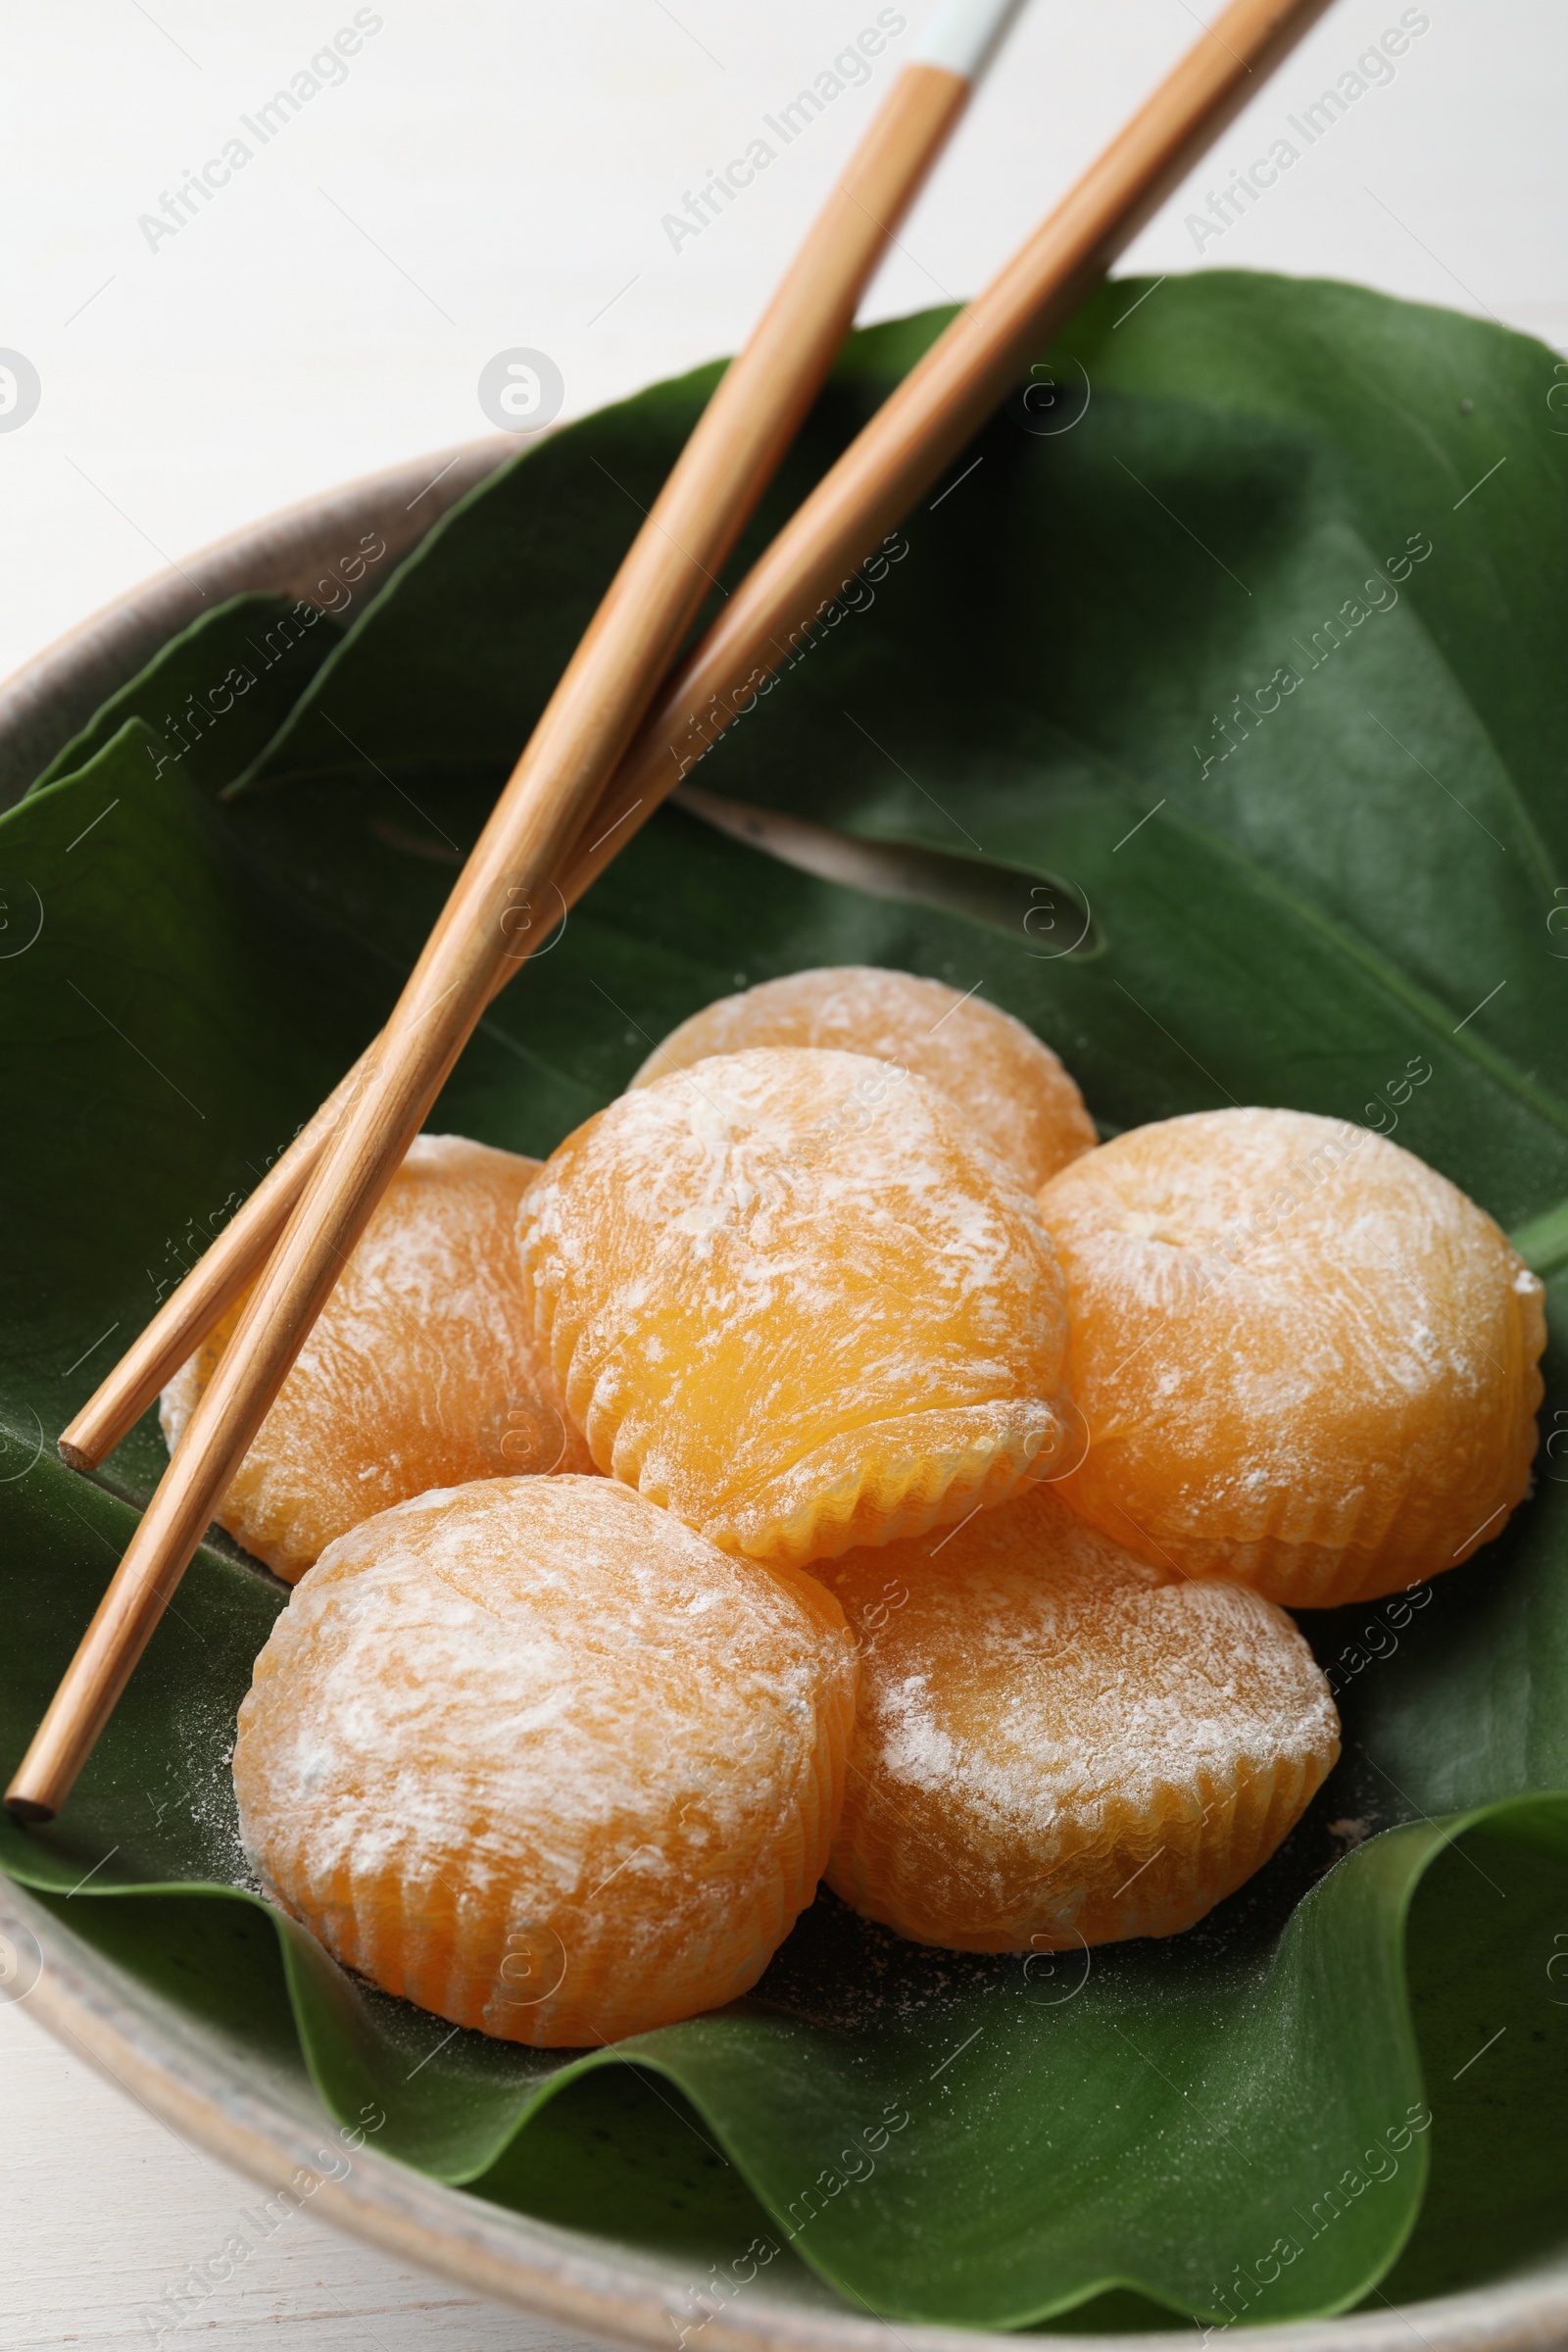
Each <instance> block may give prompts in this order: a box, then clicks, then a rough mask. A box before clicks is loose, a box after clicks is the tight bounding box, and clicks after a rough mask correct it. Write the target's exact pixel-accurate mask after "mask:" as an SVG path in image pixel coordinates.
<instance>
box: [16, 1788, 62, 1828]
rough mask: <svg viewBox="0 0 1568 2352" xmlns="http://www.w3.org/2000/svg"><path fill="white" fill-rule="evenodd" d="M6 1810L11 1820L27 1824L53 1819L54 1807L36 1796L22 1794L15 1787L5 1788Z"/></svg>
mask: <svg viewBox="0 0 1568 2352" xmlns="http://www.w3.org/2000/svg"><path fill="white" fill-rule="evenodd" d="M6 1811H7V1812H8V1813H9V1814H10V1816H11V1818H12V1820H13V1821H20V1822H25V1823H28V1824H33V1823H37V1822H40V1821H53V1819H54V1817H55V1808H54V1806H53V1805H46V1804H44V1803H43V1802H42V1800H41V1799H40V1798H38V1797H36V1796H24V1795H23V1794H22V1792H21V1790H20V1789H7V1790H6Z"/></svg>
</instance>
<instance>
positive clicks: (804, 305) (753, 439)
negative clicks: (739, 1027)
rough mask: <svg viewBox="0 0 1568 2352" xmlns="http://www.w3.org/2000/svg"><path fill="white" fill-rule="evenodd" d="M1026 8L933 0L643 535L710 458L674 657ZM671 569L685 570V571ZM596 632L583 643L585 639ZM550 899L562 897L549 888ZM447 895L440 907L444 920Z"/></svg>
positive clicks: (328, 1119) (94, 1438)
mask: <svg viewBox="0 0 1568 2352" xmlns="http://www.w3.org/2000/svg"><path fill="white" fill-rule="evenodd" d="M1021 4H1022V0H948V5H947V6H946V7H944V8H941V9H939V10H938V12H937V15H936V18H935V19H934V20H933V22H932V24H931V25H929V26H928V27H927V29H926V32H925V33H924V35H923V36H922V40H921V44H920V48H919V51H918V53H917V55H916V56H915V58H914V59H913V60H912V61H911V62H910V64H909V65H908V66H907V67H906V68H905V69H904V71H903V73H901V74H900V76H899V78H898V80H897V81H896V82H895V84H894V86H893V89H892V91H891V92H890V94H889V97H888V100H887V103H886V104H885V105H884V107H883V108H882V110H881V112H880V113H879V114H878V116H877V117H876V119H875V120H874V122H873V123H872V124H871V126H870V128H869V130H868V132H867V134H866V136H865V138H864V139H863V140H862V142H861V144H860V146H859V147H858V150H857V152H856V154H855V156H854V157H853V158H852V160H851V163H850V165H849V168H848V169H847V171H846V172H845V173H844V174H843V176H842V178H841V179H840V180H839V182H838V183H837V185H836V187H835V189H834V192H833V194H832V196H831V197H830V198H829V200H828V203H827V205H826V207H825V208H824V210H823V212H822V213H821V215H820V216H819V217H818V219H817V221H815V223H814V224H813V226H812V228H811V230H810V231H809V234H808V237H807V239H806V242H805V244H804V245H803V246H802V248H801V250H800V252H799V254H798V255H797V256H796V259H795V261H794V263H793V264H792V265H791V268H790V270H789V271H788V273H787V275H786V276H785V278H784V279H783V281H782V282H781V284H780V285H779V287H778V290H777V292H776V293H775V294H774V296H773V299H772V301H771V302H770V303H769V305H768V308H767V310H766V311H765V312H764V314H763V316H762V318H761V319H760V321H759V323H758V326H757V328H756V331H755V332H754V334H753V335H752V337H751V340H750V342H749V343H748V344H747V346H746V348H745V350H744V351H743V352H742V354H741V355H740V357H739V358H738V359H737V360H736V361H735V362H734V364H733V365H732V366H731V367H730V368H729V369H728V370H727V371H726V373H725V375H724V376H723V378H722V380H721V382H720V383H719V386H718V388H717V390H716V391H715V393H714V395H713V398H712V400H711V402H710V403H709V406H708V408H707V410H706V411H705V412H704V414H703V417H702V418H701V420H700V421H699V423H698V425H697V428H696V430H695V431H694V433H693V434H692V437H691V439H690V441H689V442H688V443H687V445H686V449H685V451H684V453H683V455H682V458H681V460H680V464H679V466H677V467H676V469H675V472H674V473H673V474H672V475H671V477H670V481H669V483H668V484H666V486H665V489H664V492H663V494H662V497H661V498H660V500H659V502H658V504H657V505H656V506H655V508H654V511H653V513H652V515H650V516H649V518H648V521H647V522H646V524H645V525H644V532H643V533H642V534H640V535H639V544H640V542H641V538H642V537H643V536H645V535H646V534H647V533H648V532H655V533H657V532H660V531H663V532H666V533H667V532H671V531H676V530H677V526H684V525H685V524H686V522H687V521H688V519H689V518H688V516H687V515H684V514H683V513H681V512H680V511H679V510H680V508H681V504H682V501H681V489H682V485H683V484H685V485H688V486H690V485H692V484H695V483H698V482H700V481H706V480H707V479H708V478H709V473H710V468H711V470H712V477H713V479H714V484H715V490H714V495H715V498H717V499H718V500H720V501H721V505H720V506H719V507H718V508H717V509H716V510H715V512H714V513H712V514H711V515H707V516H705V517H704V522H703V531H702V536H701V539H700V540H699V541H698V543H697V546H696V548H694V552H693V555H692V559H691V564H690V570H689V575H688V576H687V577H685V578H684V579H680V580H678V581H677V582H676V585H675V589H674V591H673V594H674V595H675V596H676V597H678V599H679V601H678V602H673V601H666V607H665V611H664V613H663V614H662V616H656V617H657V618H658V619H659V627H660V630H661V633H662V639H663V640H664V642H665V644H666V645H667V652H666V654H665V656H664V660H665V661H667V659H668V658H669V656H670V655H672V654H673V651H674V648H675V646H676V645H678V643H679V641H680V639H681V637H682V636H683V635H684V633H685V631H686V629H687V627H688V626H689V625H690V622H691V619H692V616H693V614H694V613H695V612H696V610H697V608H698V606H699V605H700V604H701V602H702V599H703V596H704V595H705V594H706V592H707V590H708V588H709V586H710V585H711V576H710V575H711V573H712V572H715V571H716V570H717V569H718V567H719V565H720V564H721V563H722V561H723V559H724V557H725V556H726V555H727V554H728V553H729V551H730V548H731V547H732V546H733V544H734V541H735V539H736V537H737V536H738V534H739V532H740V531H741V529H742V528H743V527H744V525H745V523H746V521H747V519H748V517H749V516H750V515H751V513H752V512H753V510H754V509H755V507H756V505H757V501H758V500H759V499H760V496H761V494H762V492H763V490H764V489H765V488H766V486H767V484H768V482H769V481H770V480H771V478H772V476H773V473H774V472H775V470H776V469H777V466H778V463H779V461H780V459H781V458H782V457H783V455H784V452H785V450H786V448H787V447H788V446H789V443H790V442H791V441H792V440H793V438H794V436H795V433H796V431H797V430H798V428H799V426H800V423H801V420H802V418H803V417H805V414H806V411H807V410H808V409H809V406H810V404H811V402H812V400H813V399H814V398H815V396H816V394H817V392H818V391H819V390H820V388H821V385H822V383H823V381H824V379H825V377H826V374H827V371H828V368H830V367H831V366H832V363H833V360H834V357H835V356H836V354H837V352H838V349H839V346H840V345H841V344H842V342H843V340H844V336H845V334H846V333H847V332H848V330H849V327H850V324H851V322H852V320H853V319H854V315H855V310H856V307H857V305H858V301H859V298H860V295H861V294H862V292H863V291H864V289H865V286H866V283H867V281H868V280H869V278H870V276H871V274H872V272H873V270H875V268H876V266H877V264H878V262H879V261H880V259H881V257H882V255H883V253H884V252H885V251H886V248H887V245H888V243H889V241H890V240H891V238H892V236H893V233H894V231H895V230H896V228H897V226H898V224H899V221H901V220H902V218H903V216H904V214H905V213H906V212H907V210H908V207H909V205H910V204H911V203H912V201H913V199H914V197H915V195H916V194H917V193H918V191H919V188H920V185H921V182H922V181H923V180H924V178H925V176H926V173H927V172H929V170H930V168H931V166H932V164H933V163H934V162H935V160H936V158H937V156H938V154H939V153H940V152H941V150H942V148H943V146H944V145H945V144H946V141H947V139H948V137H949V136H950V134H951V132H952V130H953V127H954V125H955V123H956V121H957V119H958V117H959V115H960V114H961V113H962V111H963V106H964V102H965V100H966V99H967V97H968V94H969V91H970V89H971V87H972V85H973V83H974V80H975V79H976V77H977V76H978V74H979V73H980V71H981V69H982V68H983V66H984V64H985V62H986V59H987V57H988V54H989V52H990V51H991V49H992V48H993V46H994V45H995V43H996V41H997V39H998V38H999V36H1000V34H1001V32H1002V31H1003V29H1004V28H1005V25H1006V23H1007V20H1008V19H1009V18H1010V17H1011V16H1012V15H1014V14H1015V13H1016V11H1017V9H1018V8H1019V6H1020V5H1021ZM687 503H688V504H689V503H690V502H689V501H688V502H687ZM688 544H689V545H690V544H691V542H690V541H688ZM634 553H635V549H634ZM628 562H630V559H629V558H628ZM674 568H675V569H676V571H677V572H678V570H679V568H680V567H679V566H678V565H676V566H675V567H674ZM623 569H624V567H623ZM620 584H621V583H620V580H619V578H618V577H617V580H616V582H615V583H614V585H613V587H612V590H611V595H610V597H607V599H606V603H605V606H604V607H602V608H601V610H600V613H599V614H598V615H597V616H596V619H595V622H594V624H593V627H594V629H598V628H600V627H601V625H602V624H603V625H611V626H613V625H614V623H613V618H612V619H611V620H610V621H609V622H607V618H606V616H607V613H608V612H609V611H610V608H611V606H612V600H613V599H616V598H617V592H618V591H619V589H620ZM640 592H641V591H639V593H640ZM664 593H665V595H666V600H668V599H669V597H670V595H671V591H670V589H669V588H668V585H667V583H666V585H665V588H664ZM623 603H624V599H620V604H623ZM617 609H619V607H618V606H617ZM590 634H592V631H591V632H590ZM587 642H588V640H587V639H585V640H584V645H585V646H586V644H587ZM579 658H580V656H579ZM663 666H664V662H663V661H659V662H656V663H655V664H654V666H652V667H651V668H650V669H649V670H648V671H647V673H646V678H645V683H644V689H643V695H642V702H643V704H644V705H646V703H647V701H648V699H649V698H650V697H651V696H652V695H653V693H654V692H655V690H656V687H657V686H658V684H659V681H660V678H661V676H662V670H663ZM641 715H642V711H641V709H640V708H639V709H638V710H635V711H633V712H632V714H631V721H630V723H631V724H632V725H634V724H635V723H636V720H637V718H639V717H640V716H641ZM541 723H542V722H541ZM629 731H630V727H629V726H628V728H627V732H628V733H629ZM519 772H520V769H519ZM606 772H607V774H608V772H609V769H608V767H607V769H606ZM587 838H588V839H590V840H593V839H597V836H596V835H593V834H590V835H589V836H588V837H587ZM460 888H461V885H460ZM456 895H457V894H456V893H454V901H455V899H456ZM545 895H546V898H547V899H548V902H549V904H550V906H552V907H553V906H554V904H555V899H554V894H553V893H546V894H545ZM452 903H453V902H449V906H448V908H447V909H446V910H444V912H443V916H442V920H443V921H444V920H445V919H446V913H447V912H450V910H451V905H452ZM547 927H548V926H547ZM518 944H519V946H520V947H521V948H522V950H523V954H525V953H526V947H527V945H529V944H532V943H530V942H528V941H527V938H526V934H525V933H524V934H522V936H521V938H520V939H519V942H518ZM522 959H523V956H522V955H519V956H516V957H515V959H514V960H513V961H512V962H511V964H510V965H509V966H508V968H507V969H506V970H505V971H504V972H503V973H502V974H501V976H500V978H499V979H498V981H497V988H498V989H499V988H501V987H504V986H505V985H506V981H507V980H508V979H509V978H510V977H511V976H512V974H513V973H514V972H515V971H516V970H517V968H518V966H519V964H520V962H521V961H522ZM379 1043H380V1041H379V1040H377V1041H375V1043H374V1044H372V1045H370V1046H369V1047H368V1048H367V1049H366V1052H365V1054H362V1055H361V1057H360V1059H359V1061H358V1062H357V1063H356V1064H355V1066H354V1068H353V1069H352V1070H351V1071H350V1072H349V1074H348V1076H347V1077H346V1078H344V1079H343V1080H342V1082H341V1083H340V1084H339V1085H338V1087H337V1088H336V1089H335V1090H334V1091H333V1093H332V1094H331V1095H330V1096H329V1097H328V1099H327V1101H326V1102H325V1103H322V1105H321V1107H320V1109H319V1111H317V1113H316V1114H315V1116H314V1117H313V1118H312V1119H311V1120H310V1122H309V1124H308V1125H307V1126H306V1127H305V1128H304V1129H302V1131H301V1132H300V1134H299V1135H298V1136H296V1138H295V1139H294V1141H293V1143H292V1144H291V1145H290V1146H289V1149H288V1150H287V1152H284V1153H282V1154H281V1156H280V1157H279V1158H278V1159H277V1160H276V1161H275V1162H274V1164H273V1165H272V1167H271V1168H270V1169H269V1171H268V1173H267V1175H266V1176H265V1177H264V1178H263V1180H262V1182H261V1183H260V1184H259V1185H258V1186H257V1188H256V1190H255V1192H253V1193H252V1194H251V1195H250V1196H249V1198H248V1199H247V1201H245V1203H244V1205H243V1206H242V1207H241V1208H240V1209H239V1211H238V1213H237V1214H236V1215H235V1216H234V1217H233V1218H232V1219H231V1220H230V1222H229V1224H228V1225H226V1226H225V1227H224V1229H223V1231H222V1232H221V1234H220V1235H218V1236H217V1238H216V1239H215V1240H214V1242H213V1243H212V1245H211V1246H210V1247H209V1248H208V1250H206V1251H205V1252H204V1253H203V1255H202V1257H201V1258H200V1260H199V1261H198V1263H197V1264H196V1265H195V1266H193V1267H192V1269H191V1271H190V1273H189V1274H188V1275H187V1276H186V1277H185V1279H184V1280H183V1281H182V1282H181V1283H180V1284H179V1285H178V1287H177V1288H176V1289H175V1290H173V1291H172V1292H171V1294H170V1296H169V1297H168V1299H165V1300H164V1302H163V1304H162V1305H161V1306H160V1307H159V1309H158V1311H157V1313H156V1314H155V1315H154V1316H153V1318H152V1320H151V1322H149V1323H148V1324H147V1325H146V1327H145V1328H144V1329H143V1330H142V1331H141V1333H140V1334H139V1335H138V1336H137V1338H136V1339H135V1340H134V1341H132V1343H131V1345H130V1347H129V1348H127V1349H126V1350H125V1353H124V1354H123V1356H122V1357H121V1359H120V1361H119V1362H118V1363H117V1364H116V1365H115V1367H114V1369H113V1370H112V1371H111V1372H110V1373H109V1374H108V1375H107V1377H106V1378H105V1379H104V1380H103V1381H102V1382H101V1383H100V1385H99V1387H98V1388H97V1389H96V1390H95V1391H94V1393H93V1395H92V1396H91V1397H89V1398H88V1399H87V1402H86V1403H85V1404H84V1405H83V1406H82V1407H81V1409H80V1411H79V1412H77V1413H76V1414H75V1416H74V1417H73V1419H72V1420H71V1421H70V1422H68V1424H67V1425H66V1428H65V1429H64V1430H63V1431H62V1432H61V1435H60V1439H59V1450H60V1453H61V1456H62V1458H63V1459H64V1460H65V1461H67V1462H69V1463H70V1465H71V1466H72V1468H73V1469H75V1470H93V1469H96V1468H97V1466H98V1464H99V1463H100V1462H101V1461H102V1460H103V1459H104V1458H105V1456H106V1455H107V1454H109V1453H112V1452H113V1450H114V1448H115V1447H116V1446H118V1445H119V1444H120V1441H121V1439H122V1438H123V1437H124V1436H125V1434H126V1432H127V1431H128V1430H129V1429H130V1428H131V1427H132V1426H133V1425H134V1423H135V1422H136V1421H138V1420H139V1419H140V1417H141V1415H142V1414H143V1413H144V1412H145V1411H146V1409H147V1407H148V1405H149V1404H151V1403H152V1402H153V1400H154V1398H155V1397H157V1396H158V1394H159V1392H160V1391H161V1390H162V1389H163V1388H164V1387H166V1386H167V1384H168V1382H169V1381H170V1380H171V1379H172V1376H173V1374H174V1372H175V1371H176V1370H177V1369H178V1367H179V1366H180V1365H181V1364H182V1363H183V1362H184V1361H185V1359H186V1357H187V1356H188V1355H189V1354H190V1353H191V1351H192V1350H193V1349H194V1348H197V1347H198V1346H199V1345H200V1344H201V1342H202V1340H203V1339H205V1337H206V1335H207V1334H208V1332H209V1331H211V1330H212V1328H213V1326H214V1324H215V1323H217V1322H218V1320H219V1318H220V1317H221V1315H223V1314H224V1313H226V1311H227V1309H228V1308H229V1307H230V1306H231V1305H232V1304H233V1302H234V1300H235V1299H237V1298H238V1297H239V1296H240V1295H241V1293H242V1292H243V1291H244V1290H245V1289H246V1287H247V1285H248V1284H249V1283H250V1282H251V1281H252V1280H253V1279H254V1277H255V1274H256V1271H257V1268H258V1267H259V1266H260V1265H262V1264H263V1263H264V1262H265V1261H266V1259H267V1258H268V1257H269V1256H270V1253H271V1251H272V1249H273V1247H274V1246H275V1244H276V1242H277V1238H278V1236H279V1235H280V1234H281V1232H282V1230H283V1228H284V1226H285V1225H286V1224H287V1222H288V1219H289V1217H290V1215H291V1213H292V1211H293V1209H294V1206H295V1204H296V1202H297V1201H298V1200H299V1197H300V1195H301V1193H302V1192H303V1190H304V1188H305V1185H306V1183H307V1181H308V1180H309V1177H310V1175H311V1173H312V1171H313V1170H314V1168H315V1166H316V1163H317V1161H318V1160H319V1157H320V1153H321V1151H322V1148H323V1146H324V1144H325V1142H326V1139H327V1137H328V1135H329V1134H330V1133H331V1131H332V1128H333V1126H334V1125H335V1124H336V1120H337V1117H338V1113H339V1112H340V1111H341V1109H342V1108H343V1105H344V1103H346V1102H347V1101H348V1099H349V1096H350V1094H351V1092H352V1091H353V1089H354V1088H355V1087H356V1086H357V1085H358V1083H359V1081H360V1079H361V1077H362V1076H363V1074H364V1072H365V1070H366V1068H367V1066H368V1061H369V1058H370V1056H371V1055H372V1054H374V1053H375V1051H376V1049H377V1046H378V1045H379Z"/></svg>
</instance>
